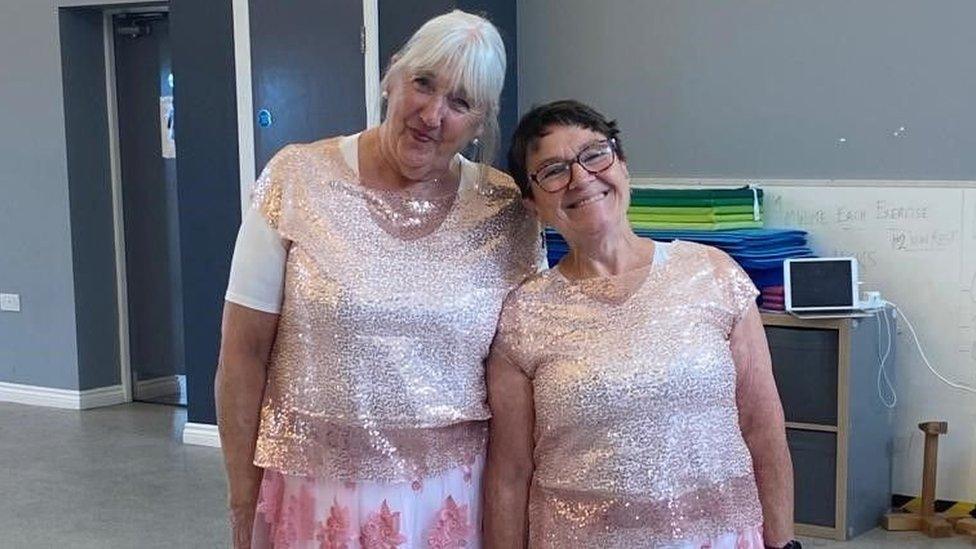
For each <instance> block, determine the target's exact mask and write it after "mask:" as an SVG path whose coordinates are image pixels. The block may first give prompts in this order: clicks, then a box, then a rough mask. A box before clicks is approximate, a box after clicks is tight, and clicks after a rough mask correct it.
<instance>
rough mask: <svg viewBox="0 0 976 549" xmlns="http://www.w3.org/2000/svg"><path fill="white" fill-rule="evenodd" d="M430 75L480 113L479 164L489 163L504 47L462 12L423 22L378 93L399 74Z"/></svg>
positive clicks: (488, 27) (492, 31)
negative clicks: (439, 79)
mask: <svg viewBox="0 0 976 549" xmlns="http://www.w3.org/2000/svg"><path fill="white" fill-rule="evenodd" d="M423 72H430V73H433V74H438V75H441V76H442V77H445V78H447V82H446V84H447V85H448V88H449V89H451V90H460V91H462V92H463V94H464V95H465V97H466V98H467V99H468V101H469V102H470V103H471V106H472V107H473V108H474V109H476V110H477V111H478V112H479V113H481V115H482V133H481V135H480V136H479V138H478V141H479V142H480V144H481V146H480V147H478V148H477V158H474V159H473V160H476V161H478V162H483V163H485V164H490V163H491V161H492V160H494V158H495V153H496V151H497V148H498V139H499V135H498V134H499V130H498V104H499V98H500V96H501V93H502V86H503V85H504V84H505V44H504V42H502V37H501V36H500V35H499V34H498V29H496V28H495V26H494V25H492V24H491V22H489V21H488V20H487V19H485V18H483V17H479V16H477V15H474V14H471V13H467V12H464V11H461V10H454V11H451V12H449V13H445V14H443V15H438V16H437V17H434V18H433V19H430V20H429V21H427V22H426V23H424V24H423V25H422V26H421V27H420V28H419V29H417V32H415V33H414V34H413V36H411V37H410V40H408V41H407V43H406V44H405V45H404V46H403V47H402V48H400V51H398V52H397V53H396V54H394V55H393V59H392V61H391V63H390V66H389V67H388V68H387V70H386V75H384V76H383V82H382V89H384V90H387V89H389V83H390V79H391V78H394V77H396V76H398V75H400V74H404V73H406V74H418V73H423Z"/></svg>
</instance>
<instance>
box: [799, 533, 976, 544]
mask: <svg viewBox="0 0 976 549" xmlns="http://www.w3.org/2000/svg"><path fill="white" fill-rule="evenodd" d="M800 541H801V542H802V543H803V547H804V549H806V548H807V547H816V548H817V549H822V548H828V547H829V548H831V549H874V548H875V547H878V548H891V549H942V548H946V549H948V548H950V547H966V548H968V549H973V547H976V544H974V543H973V538H972V537H964V536H955V537H951V538H946V539H939V540H933V539H930V538H928V537H926V536H925V535H923V534H920V533H918V532H887V531H885V530H882V529H880V528H876V529H874V530H871V531H870V532H867V533H865V534H863V535H861V536H858V537H856V538H854V539H852V540H849V541H830V540H823V539H814V538H801V539H800Z"/></svg>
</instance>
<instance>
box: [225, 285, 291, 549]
mask: <svg viewBox="0 0 976 549" xmlns="http://www.w3.org/2000/svg"><path fill="white" fill-rule="evenodd" d="M277 329H278V315H276V314H271V313H264V312H261V311H257V310H254V309H250V308H248V307H244V306H242V305H237V304H236V303H231V302H226V303H225V304H224V319H223V326H222V328H221V342H220V362H219V364H218V366H217V378H216V380H215V382H214V392H215V396H216V398H217V426H218V428H219V431H220V445H221V449H222V450H223V452H224V465H225V468H226V470H227V487H228V507H229V508H230V521H231V528H232V529H233V535H234V547H235V548H249V547H250V545H251V526H252V524H253V522H254V508H255V506H256V505H257V498H258V490H259V489H260V487H261V477H262V475H263V471H262V470H261V468H260V467H255V466H254V447H255V444H256V443H257V433H258V420H259V415H260V409H261V399H262V398H263V397H264V385H265V377H266V371H267V364H268V356H269V355H270V353H271V346H272V344H273V343H274V338H275V333H276V332H277Z"/></svg>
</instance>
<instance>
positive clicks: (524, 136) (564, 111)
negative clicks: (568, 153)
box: [508, 99, 626, 198]
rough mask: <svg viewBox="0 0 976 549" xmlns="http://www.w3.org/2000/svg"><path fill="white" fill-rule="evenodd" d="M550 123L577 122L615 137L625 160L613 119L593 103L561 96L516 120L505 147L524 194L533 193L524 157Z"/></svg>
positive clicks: (565, 124)
mask: <svg viewBox="0 0 976 549" xmlns="http://www.w3.org/2000/svg"><path fill="white" fill-rule="evenodd" d="M553 126H579V127H581V128H586V129H588V130H592V131H595V132H597V133H600V134H603V135H605V136H606V137H607V139H613V140H614V143H615V149H616V152H617V157H618V158H620V159H621V160H626V157H625V156H624V150H623V147H622V146H621V143H620V138H619V137H618V135H619V134H620V130H619V129H618V128H617V121H616V120H607V118H606V117H605V116H603V115H602V114H600V113H599V112H598V111H597V110H596V109H594V108H593V107H590V106H589V105H586V104H584V103H581V102H579V101H576V100H575V99H562V100H560V101H553V102H552V103H546V104H544V105H538V106H536V107H533V108H532V110H530V111H529V112H527V113H525V116H523V117H522V119H521V120H519V123H518V127H517V128H515V134H514V135H513V136H512V144H511V146H510V147H509V148H508V170H509V173H510V174H511V176H512V179H514V180H515V184H516V185H518V187H519V190H520V191H522V196H523V197H525V198H531V197H532V182H531V181H530V180H529V173H528V167H527V166H526V165H525V159H526V157H527V156H528V154H529V149H530V148H531V147H532V146H534V145H535V144H536V143H537V142H538V141H539V139H541V138H542V137H544V136H546V135H548V134H549V130H550V129H551V128H552V127H553Z"/></svg>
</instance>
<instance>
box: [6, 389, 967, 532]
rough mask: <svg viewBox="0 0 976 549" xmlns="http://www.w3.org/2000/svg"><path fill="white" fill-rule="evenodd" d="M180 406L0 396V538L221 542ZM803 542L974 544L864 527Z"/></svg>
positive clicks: (217, 483)
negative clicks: (841, 538) (57, 403)
mask: <svg viewBox="0 0 976 549" xmlns="http://www.w3.org/2000/svg"><path fill="white" fill-rule="evenodd" d="M185 417H186V411H185V410H184V409H183V408H176V407H171V406H160V405H153V404H127V405H123V406H115V407H111V408H102V409H98V410H89V411H86V412H76V411H68V410H54V409H49V408H35V407H31V406H21V405H16V404H7V403H0V548H3V549H22V548H31V549H34V548H48V547H51V548H54V547H57V548H65V547H67V548H82V549H87V548H92V549H96V548H97V549H108V548H137V549H144V548H145V549H150V548H157V547H158V548H163V547H165V548H197V547H199V548H210V547H226V546H227V542H228V540H229V531H228V528H227V524H226V521H225V520H224V490H225V483H224V475H223V466H222V462H221V456H220V451H219V450H217V449H214V448H203V447H198V446H184V445H183V444H182V443H181V442H180V433H181V430H182V426H183V422H184V421H185ZM802 541H803V542H804V545H805V546H806V547H816V548H844V549H867V548H875V547H883V548H884V547H890V548H894V549H897V548H904V549H908V548H912V549H914V548H919V549H921V548H926V549H928V548H943V547H945V548H949V547H969V548H972V547H974V545H973V542H972V540H971V538H968V539H967V538H963V537H958V536H957V537H955V538H951V539H947V540H939V541H932V540H929V539H928V538H926V537H924V536H922V535H920V534H917V533H891V532H884V531H882V530H873V531H871V532H868V533H867V534H865V535H863V536H860V537H858V538H856V539H854V540H852V541H848V542H832V541H826V540H815V539H812V538H809V539H803V540H802Z"/></svg>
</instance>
